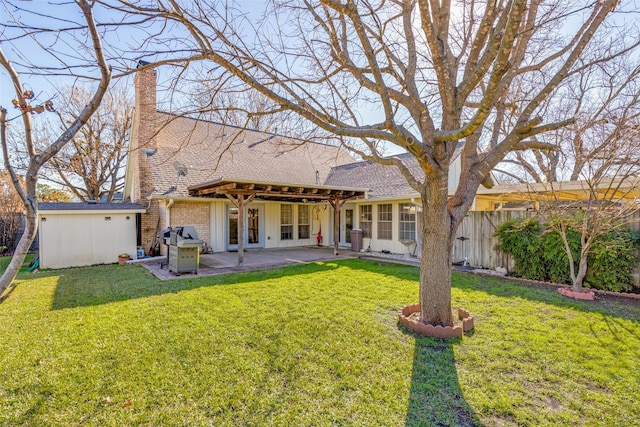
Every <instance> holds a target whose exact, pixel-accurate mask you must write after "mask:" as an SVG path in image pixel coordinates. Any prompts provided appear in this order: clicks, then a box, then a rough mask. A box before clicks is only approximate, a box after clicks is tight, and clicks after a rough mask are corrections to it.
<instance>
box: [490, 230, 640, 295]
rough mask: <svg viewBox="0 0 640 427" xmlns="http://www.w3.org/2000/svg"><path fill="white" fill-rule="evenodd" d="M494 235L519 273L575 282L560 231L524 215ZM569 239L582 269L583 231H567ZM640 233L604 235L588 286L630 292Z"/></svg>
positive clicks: (590, 262) (593, 258)
mask: <svg viewBox="0 0 640 427" xmlns="http://www.w3.org/2000/svg"><path fill="white" fill-rule="evenodd" d="M494 235H495V236H496V237H497V238H498V247H499V249H500V250H501V251H502V252H504V253H506V254H509V255H511V256H512V257H513V259H514V273H515V275H516V276H519V277H523V278H526V279H532V280H546V281H552V282H555V283H566V284H571V277H570V270H569V259H568V257H567V254H566V252H565V249H564V244H563V242H562V238H561V236H560V234H558V233H557V232H556V231H554V230H553V229H552V228H543V227H542V226H541V224H540V221H539V219H538V218H524V219H517V220H513V221H508V222H505V223H503V224H501V225H500V226H499V227H498V228H497V229H496V232H495V233H494ZM567 240H568V242H569V246H570V247H571V251H572V253H573V258H574V261H575V263H576V265H575V267H576V271H577V268H578V265H577V264H578V262H579V256H580V248H581V247H580V234H579V233H578V231H577V230H576V229H575V228H571V227H569V229H568V230H567ZM639 242H640V233H638V232H631V231H628V230H620V231H616V232H611V233H608V234H606V235H603V236H600V237H599V238H598V239H596V241H595V242H594V245H593V247H592V251H591V253H590V254H589V257H588V259H587V261H588V265H589V268H588V271H587V277H585V280H584V284H585V286H588V287H591V288H595V289H603V290H610V291H616V292H620V291H630V290H632V289H633V285H634V281H633V277H632V276H631V274H632V273H633V270H634V268H635V267H636V266H637V263H638V247H639V246H640V245H639Z"/></svg>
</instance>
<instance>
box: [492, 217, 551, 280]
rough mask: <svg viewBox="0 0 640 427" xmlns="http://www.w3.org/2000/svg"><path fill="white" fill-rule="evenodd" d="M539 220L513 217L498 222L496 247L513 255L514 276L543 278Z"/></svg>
mask: <svg viewBox="0 0 640 427" xmlns="http://www.w3.org/2000/svg"><path fill="white" fill-rule="evenodd" d="M540 234H541V227H540V222H539V221H538V220H537V219H536V218H525V219H514V220H511V221H507V222H505V223H502V224H500V226H498V228H497V229H496V232H495V233H494V235H495V236H497V237H498V247H499V248H500V250H501V251H502V252H504V253H507V254H510V255H511V256H513V260H514V272H515V274H516V276H520V277H524V278H527V279H532V280H544V279H545V276H546V273H545V266H544V250H543V248H542V239H541V237H540Z"/></svg>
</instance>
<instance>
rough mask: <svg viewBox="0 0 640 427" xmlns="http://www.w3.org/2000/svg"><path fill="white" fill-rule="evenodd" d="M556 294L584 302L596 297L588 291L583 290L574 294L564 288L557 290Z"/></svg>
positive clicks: (572, 291)
mask: <svg viewBox="0 0 640 427" xmlns="http://www.w3.org/2000/svg"><path fill="white" fill-rule="evenodd" d="M558 293H559V294H560V295H564V296H565V297H568V298H573V299H581V300H586V301H593V300H594V299H595V296H596V294H595V293H593V291H590V290H586V289H585V290H582V291H578V292H576V291H574V290H573V289H571V288H565V287H564V286H562V287H559V288H558Z"/></svg>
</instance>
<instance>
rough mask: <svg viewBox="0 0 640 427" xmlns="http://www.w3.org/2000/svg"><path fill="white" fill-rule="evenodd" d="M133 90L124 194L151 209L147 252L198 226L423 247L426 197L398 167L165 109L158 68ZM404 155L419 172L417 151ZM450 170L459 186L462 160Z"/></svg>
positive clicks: (212, 241)
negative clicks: (162, 236)
mask: <svg viewBox="0 0 640 427" xmlns="http://www.w3.org/2000/svg"><path fill="white" fill-rule="evenodd" d="M135 95H136V96H135V99H136V101H135V102H136V104H135V113H134V114H135V115H134V120H133V128H132V132H131V144H130V153H129V157H128V163H127V170H126V177H125V189H124V199H125V200H129V201H132V202H136V203H140V204H142V205H144V207H145V208H146V214H144V215H142V221H141V222H142V224H141V237H140V242H139V244H141V245H142V246H143V247H144V248H145V249H146V250H148V248H150V247H152V246H153V245H154V244H155V242H156V241H157V240H158V236H159V233H160V232H161V230H164V229H165V228H167V227H170V226H179V225H193V226H195V228H196V231H197V233H198V235H199V237H200V238H201V239H202V240H204V241H205V243H206V245H207V246H209V247H210V248H211V250H213V251H214V252H218V251H233V250H237V249H238V244H239V243H241V244H242V245H243V246H244V247H245V248H254V247H256V248H257V247H259V248H281V247H291V246H307V245H316V244H318V243H320V244H322V245H333V246H334V247H336V249H337V248H338V246H347V245H350V243H351V242H350V231H351V230H352V229H354V228H359V229H361V230H363V233H364V245H365V246H364V247H365V248H371V249H372V250H376V251H381V250H384V251H389V252H394V253H406V252H407V251H411V252H414V253H415V252H419V250H420V244H419V233H417V230H419V229H420V223H419V221H420V215H418V214H417V213H418V211H419V210H420V205H419V201H420V199H419V197H420V196H419V194H418V193H417V192H416V191H415V190H414V189H413V188H411V187H410V186H409V184H408V183H407V181H406V180H405V179H404V177H403V176H402V175H401V174H400V172H399V171H398V169H397V168H395V167H389V166H383V165H380V164H378V163H374V162H368V161H356V160H355V159H354V158H353V157H352V156H351V155H350V154H349V152H347V151H346V150H345V149H343V148H341V147H337V146H334V145H327V144H321V143H316V142H307V141H302V140H298V139H295V138H289V137H285V136H281V135H277V134H274V133H269V132H258V131H253V130H247V129H241V128H236V127H233V126H228V125H223V124H220V123H214V122H209V121H206V120H197V119H193V118H189V117H184V116H177V115H172V114H170V113H166V112H161V111H158V110H157V107H156V72H155V70H151V69H148V70H141V71H139V72H138V73H137V75H136V77H135ZM399 158H401V160H402V161H403V162H405V164H406V165H408V166H409V167H410V168H417V169H416V170H420V168H419V166H418V164H417V161H416V160H415V158H413V157H412V156H411V155H409V154H406V155H400V156H399ZM451 168H452V169H451V174H450V175H451V178H450V182H449V188H450V192H453V190H454V189H455V187H456V185H457V179H458V176H459V172H460V171H459V169H460V161H459V158H458V159H456V160H455V161H454V163H453V164H452V165H451ZM485 205H486V207H491V208H492V207H493V204H492V203H485ZM240 212H241V214H240ZM239 222H240V223H241V224H243V225H242V226H241V230H240V235H242V234H243V235H244V238H239V234H238V231H237V227H238V223H239ZM334 236H335V237H334ZM239 241H241V242H239Z"/></svg>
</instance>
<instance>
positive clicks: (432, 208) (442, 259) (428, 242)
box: [420, 174, 455, 326]
mask: <svg viewBox="0 0 640 427" xmlns="http://www.w3.org/2000/svg"><path fill="white" fill-rule="evenodd" d="M447 181H448V179H447V176H446V174H444V176H441V177H440V178H439V179H438V180H437V181H431V182H429V181H427V182H426V183H425V186H424V189H423V191H422V254H421V262H420V312H421V313H420V321H421V322H423V323H428V324H430V325H442V326H453V316H452V314H451V249H452V248H453V238H454V237H455V235H454V232H453V227H452V221H451V217H450V216H449V213H448V210H447V198H448V197H447V196H448V195H447Z"/></svg>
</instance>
